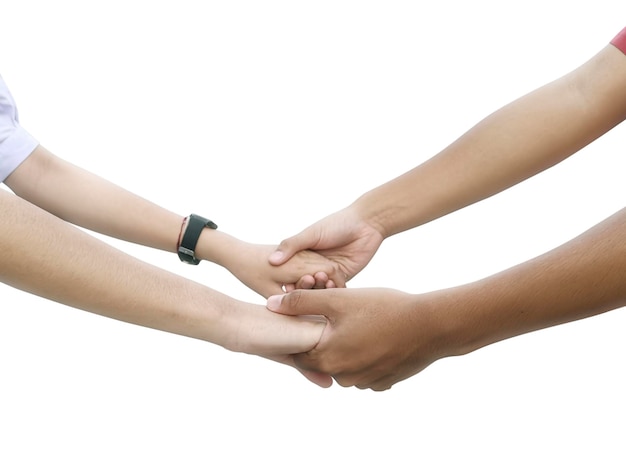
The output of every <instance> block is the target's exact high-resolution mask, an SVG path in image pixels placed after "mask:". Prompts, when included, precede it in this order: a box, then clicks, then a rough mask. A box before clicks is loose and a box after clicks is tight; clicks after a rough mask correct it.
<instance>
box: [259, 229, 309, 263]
mask: <svg viewBox="0 0 626 470" xmlns="http://www.w3.org/2000/svg"><path fill="white" fill-rule="evenodd" d="M315 243H316V237H315V235H314V234H313V231H312V230H303V231H302V232H300V233H299V234H298V235H294V236H293V237H290V238H286V239H285V240H283V241H282V242H280V245H278V246H277V247H276V250H274V251H273V252H272V253H271V254H270V257H269V262H270V264H273V265H274V266H279V265H281V264H283V263H285V262H286V261H287V260H289V259H290V258H291V257H292V256H293V255H295V254H296V253H297V252H298V251H302V250H306V249H309V248H313V247H314V245H315Z"/></svg>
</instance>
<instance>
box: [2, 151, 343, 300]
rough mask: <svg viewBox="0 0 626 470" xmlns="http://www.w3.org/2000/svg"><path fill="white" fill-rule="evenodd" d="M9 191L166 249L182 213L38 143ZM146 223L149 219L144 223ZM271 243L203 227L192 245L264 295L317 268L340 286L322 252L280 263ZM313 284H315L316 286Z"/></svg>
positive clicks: (172, 245) (88, 224)
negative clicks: (274, 257) (276, 262)
mask: <svg viewBox="0 0 626 470" xmlns="http://www.w3.org/2000/svg"><path fill="white" fill-rule="evenodd" d="M5 183H6V184H7V186H9V187H10V188H11V189H12V190H13V191H14V192H15V194H17V195H18V196H20V197H22V198H23V199H25V200H27V201H29V202H31V203H33V204H35V205H37V206H39V207H41V208H42V209H44V210H46V211H48V212H50V213H51V214H54V215H56V216H58V217H60V218H61V219H63V220H66V221H68V222H70V223H72V224H75V225H78V226H81V227H84V228H87V229H90V230H93V231H95V232H98V233H102V234H105V235H109V236H111V237H115V238H118V239H121V240H126V241H129V242H133V243H137V244H141V245H145V246H149V247H152V248H156V249H160V250H165V251H170V252H172V253H175V252H176V250H177V242H178V237H179V234H180V231H181V226H182V222H183V216H181V215H179V214H176V213H173V212H171V211H168V210H166V209H164V208H163V207H161V206H159V205H157V204H155V203H152V202H150V201H148V200H146V199H144V198H141V197H140V196H138V195H136V194H133V193H131V192H129V191H127V190H125V189H123V188H121V187H119V186H117V185H115V184H113V183H111V182H110V181H107V180H105V179H103V178H101V177H99V176H97V175H95V174H93V173H90V172H89V171H87V170H84V169H82V168H80V167H77V166H75V165H73V164H71V163H69V162H67V161H65V160H63V159H61V158H59V157H57V156H56V155H54V154H52V153H51V152H50V151H48V150H47V149H45V148H44V147H43V146H38V147H37V148H36V149H35V151H34V152H33V153H32V154H31V155H30V156H29V157H28V158H27V159H26V160H25V161H24V162H23V163H22V164H21V165H20V166H19V167H18V168H17V169H16V170H15V171H14V172H13V173H12V174H11V175H9V177H8V178H7V179H6V180H5ZM148 221H149V223H148ZM273 249H274V247H273V246H271V245H257V244H252V243H247V242H243V241H242V240H239V239H237V238H235V237H233V236H232V235H229V234H227V233H225V232H223V231H221V230H220V231H215V230H210V229H205V230H204V231H203V232H202V234H201V236H200V239H199V242H198V246H197V249H196V253H197V256H198V257H199V258H200V259H205V260H209V261H211V262H214V263H217V264H219V265H221V266H223V267H225V268H226V269H228V270H229V271H230V272H231V273H233V274H234V275H235V276H236V277H237V278H239V279H240V280H241V281H242V282H243V283H244V284H246V285H247V286H248V287H250V288H251V289H253V290H255V291H256V292H258V293H260V294H261V295H263V296H265V297H267V296H268V295H270V294H276V293H280V292H282V286H283V285H284V284H289V283H292V282H295V281H296V280H298V279H300V278H301V277H302V276H306V277H307V279H308V280H309V283H308V284H307V285H306V286H305V287H313V286H314V285H315V281H314V280H313V277H312V275H313V274H315V273H318V272H321V273H322V274H323V275H324V277H323V278H322V282H323V284H326V281H328V280H331V282H329V283H328V285H329V286H331V287H334V286H339V287H343V286H344V285H345V283H344V277H343V275H341V273H340V271H339V269H338V267H337V266H336V265H335V264H334V263H331V262H329V261H328V260H327V259H325V258H324V257H323V256H321V255H319V254H315V253H312V252H303V253H300V254H299V256H298V257H297V258H294V259H293V261H292V262H291V263H289V264H287V265H285V266H282V267H273V266H271V265H270V264H269V263H268V262H267V257H268V256H269V254H270V253H271V251H272V250H273ZM318 287H319V286H318Z"/></svg>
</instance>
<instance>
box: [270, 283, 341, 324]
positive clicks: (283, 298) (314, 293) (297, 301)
mask: <svg viewBox="0 0 626 470" xmlns="http://www.w3.org/2000/svg"><path fill="white" fill-rule="evenodd" d="M334 290H335V289H320V290H303V289H297V290H294V291H292V292H289V293H287V294H281V295H272V296H270V297H268V299H267V304H266V306H267V308H268V310H271V311H272V312H276V313H282V314H283V315H308V316H311V317H327V316H328V315H329V314H330V313H331V310H330V308H329V303H330V305H332V299H331V298H330V297H329V296H331V297H332V293H333V291H334ZM320 294H321V295H320Z"/></svg>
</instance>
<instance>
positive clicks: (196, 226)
mask: <svg viewBox="0 0 626 470" xmlns="http://www.w3.org/2000/svg"><path fill="white" fill-rule="evenodd" d="M205 227H208V228H211V229H214V230H215V229H216V228H217V225H216V224H215V222H213V221H212V220H209V219H205V218H204V217H200V216H199V215H196V214H191V215H190V216H189V217H188V218H187V227H186V228H185V233H184V235H183V237H182V240H181V241H180V245H179V246H178V257H179V258H180V260H181V261H182V262H183V263H187V264H194V265H196V264H198V263H200V260H199V259H198V258H196V245H197V244H198V238H200V234H201V233H202V230H204V228H205Z"/></svg>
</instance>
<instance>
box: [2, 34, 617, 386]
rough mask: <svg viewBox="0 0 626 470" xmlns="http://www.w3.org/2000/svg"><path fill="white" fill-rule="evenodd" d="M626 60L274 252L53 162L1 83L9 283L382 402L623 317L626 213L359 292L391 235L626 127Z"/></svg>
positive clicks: (495, 116)
mask: <svg viewBox="0 0 626 470" xmlns="http://www.w3.org/2000/svg"><path fill="white" fill-rule="evenodd" d="M625 52H626V29H625V30H624V31H622V32H621V33H620V34H618V36H616V38H615V39H614V40H613V41H612V42H611V44H607V45H606V46H605V47H604V48H603V49H601V50H600V51H599V52H598V53H597V55H596V56H595V57H593V58H592V59H591V60H588V61H587V62H585V63H583V64H582V65H581V66H580V67H578V68H576V69H574V70H573V71H571V72H570V73H568V74H566V75H564V76H563V77H561V78H559V79H558V80H556V81H553V82H551V83H549V84H547V85H545V86H542V87H540V88H538V89H536V90H534V91H533V92H531V93H528V94H526V95H524V96H522V97H521V98H519V99H517V100H515V101H513V102H511V103H509V104H508V105H506V106H504V107H502V108H500V109H499V110H497V111H495V112H494V113H492V114H491V115H490V116H488V117H486V118H485V119H483V120H482V121H480V122H478V123H477V124H476V125H475V126H474V127H472V128H471V129H469V130H468V131H467V132H466V133H465V134H463V135H462V136H461V137H459V138H458V139H457V140H456V141H454V142H453V143H452V144H450V145H449V146H448V147H446V148H444V149H443V150H442V151H441V152H439V153H438V154H436V155H435V156H433V157H432V158H430V159H428V160H426V161H424V162H423V163H421V164H420V165H418V166H416V167H415V168H413V169H411V170H410V171H408V172H406V173H404V174H402V175H400V176H398V177H396V178H395V179H392V180H391V181H388V182H387V183H385V184H382V185H381V186H379V187H376V188H374V189H372V190H370V191H368V192H366V193H364V194H363V195H361V196H360V197H359V198H357V199H356V200H355V201H354V202H353V203H352V204H351V205H349V206H348V207H346V208H344V209H342V210H340V211H338V212H336V213H333V214H331V215H329V216H328V217H326V218H323V219H321V220H320V221H318V222H316V223H314V224H313V225H311V226H309V227H308V228H306V229H305V230H303V231H302V232H300V233H299V234H297V235H295V236H293V237H291V238H287V239H285V240H284V241H282V242H281V243H280V244H279V245H277V246H268V245H254V244H249V243H246V242H243V241H241V240H238V239H237V238H235V237H232V236H230V235H228V234H226V233H225V232H223V231H221V230H215V228H216V227H215V226H214V225H210V226H208V227H200V229H198V228H197V227H196V226H194V228H193V230H191V229H190V226H189V225H188V224H187V222H188V220H187V219H183V220H184V222H183V224H182V226H181V216H180V215H178V214H175V213H172V212H170V211H168V210H166V209H164V208H162V207H160V206H158V205H156V204H154V203H152V202H149V201H147V200H145V199H143V198H141V197H139V196H137V195H135V194H132V193H130V192H129V191H126V190H124V189H122V188H120V187H118V186H116V185H114V184H112V183H110V182H108V181H106V180H104V179H102V178H100V177H98V176H96V175H94V174H92V173H89V172H87V171H86V170H83V169H81V168H78V167H76V166H74V165H71V164H70V163H68V162H66V161H64V160H62V159H61V158H59V157H57V156H55V155H54V154H52V153H51V152H49V151H48V150H46V149H45V148H44V147H43V146H41V145H39V143H38V142H37V141H36V140H35V139H34V138H33V137H32V136H31V135H30V134H28V133H27V132H26V131H25V130H24V129H23V128H22V127H21V126H20V124H19V121H18V119H17V108H16V106H15V102H14V100H13V97H12V96H11V94H10V93H9V90H8V88H7V87H6V85H5V83H4V81H3V80H2V79H1V78H0V181H1V182H4V183H5V184H6V185H7V186H8V187H9V188H10V189H11V192H9V191H0V220H1V221H2V229H1V230H0V253H2V256H0V281H2V282H4V283H6V284H9V285H11V286H13V287H16V288H18V289H21V290H23V291H26V292H29V293H32V294H36V295H39V296H42V297H45V298H48V299H51V300H54V301H56V302H60V303H63V304H65V305H69V306H72V307H75V308H79V309H82V310H84V311H88V312H93V313H96V314H99V315H104V316H107V317H111V318H115V319H118V320H121V321H125V322H128V323H134V324H138V325H143V326H146V327H150V328H156V329H159V330H163V331H169V332H172V333H175V334H180V335H184V336H189V337H193V338H198V339H201V340H204V341H208V342H211V343H214V344H218V345H221V346H223V347H225V348H227V349H229V350H232V351H238V352H245V353H249V354H256V355H259V356H263V357H267V358H269V359H273V360H276V361H280V362H282V363H285V364H288V365H291V366H294V367H296V368H297V369H298V370H299V371H300V372H301V373H302V374H303V375H304V376H305V377H307V378H308V379H309V380H311V381H312V382H314V383H316V384H318V385H320V386H322V387H328V386H330V385H331V384H332V383H333V380H334V381H336V382H338V383H339V384H340V385H342V386H355V387H358V388H370V389H373V390H386V389H389V388H390V387H391V386H393V385H394V384H395V383H397V382H399V381H402V380H404V379H407V378H409V377H411V376H413V375H415V374H417V373H418V372H420V371H421V370H423V369H424V368H426V367H428V366H429V365H430V364H432V363H433V362H435V361H437V360H438V359H441V358H444V357H448V356H455V355H462V354H467V353H469V352H472V351H475V350H476V349H479V348H481V347H483V346H486V345H488V344H492V343H494V342H497V341H501V340H504V339H507V338H511V337H513V336H516V335H520V334H525V333H529V332H531V331H535V330H539V329H542V328H546V327H552V326H555V325H558V324H562V323H566V322H570V321H573V320H578V319H582V318H585V317H589V316H592V315H596V314H600V313H603V312H607V311H609V310H613V309H617V308H620V307H623V306H624V305H626V208H624V209H621V210H619V211H618V212H616V213H615V214H613V215H612V216H610V217H608V218H607V219H605V220H603V221H600V222H599V223H598V224H597V225H596V226H594V227H592V228H590V229H589V230H587V231H586V232H584V233H582V234H580V235H579V236H578V237H576V238H574V239H572V240H571V241H569V242H566V243H564V244H563V245H561V246H559V247H557V248H555V249H553V250H551V251H548V252H546V253H544V254H542V255H540V256H538V257H536V258H533V259H529V260H528V261H525V262H523V263H521V264H518V265H516V266H513V267H511V268H509V269H507V270H504V271H501V272H498V273H494V274H492V275H490V276H487V277H485V278H482V279H478V280H475V281H473V282H470V283H467V284H464V285H458V286H452V287H449V288H447V289H441V290H438V291H434V292H428V293H420V294H409V293H405V292H400V291H397V290H394V289H387V288H350V287H347V283H348V281H350V280H351V279H353V278H354V277H355V276H356V275H357V274H358V273H359V272H360V271H361V270H363V269H364V268H365V267H366V266H367V264H368V263H369V262H370V260H371V259H372V258H373V256H374V255H375V254H376V251H377V250H378V248H379V247H380V246H381V244H382V242H383V241H384V240H385V239H387V238H389V237H391V236H393V235H395V234H397V233H400V232H404V231H407V230H410V229H413V228H415V227H419V226H421V225H424V224H426V223H428V222H430V221H432V220H435V219H438V218H440V217H444V216H445V215H447V214H450V213H452V212H455V211H457V210H460V209H462V208H464V207H466V206H469V205H471V204H474V203H477V202H479V201H481V200H484V199H486V198H489V197H492V196H494V195H495V194H497V193H499V192H500V191H503V190H504V189H506V188H509V187H511V186H513V185H516V184H518V183H520V182H522V181H524V180H526V179H528V178H530V177H532V176H534V175H535V174H537V173H540V172H541V171H543V170H545V169H546V168H549V167H551V166H553V165H555V164H557V163H558V162H560V161H562V160H564V159H565V158H567V157H569V156H570V155H572V154H574V153H576V152H577V151H578V150H580V149H582V148H583V147H585V146H586V145H587V144H589V143H590V142H592V141H594V140H595V139H597V138H599V137H600V136H602V135H603V134H605V133H606V132H608V131H609V130H610V129H612V128H613V127H615V126H616V125H618V124H619V123H621V122H622V121H623V120H624V119H626V87H624V83H626V66H625V64H626V58H625V56H624V54H625ZM589 103H593V109H592V110H590V108H589ZM87 150H89V149H87ZM77 227H83V228H86V229H88V230H90V231H94V232H98V233H101V234H104V235H107V236H110V237H115V238H118V239H121V240H126V241H130V242H133V243H137V244H141V245H144V246H148V247H151V248H155V249H159V250H165V251H169V252H178V253H179V256H181V259H183V260H186V261H191V262H192V264H197V262H199V260H203V259H204V260H208V261H211V262H213V263H216V264H219V265H221V266H223V267H224V268H226V269H227V270H228V271H229V272H231V273H232V274H233V275H234V276H236V277H237V278H238V279H239V280H240V281H241V282H242V283H244V284H245V285H246V286H248V287H250V288H251V289H253V290H254V291H256V292H258V293H259V294H261V295H262V296H263V297H265V298H266V299H267V303H266V305H254V304H250V303H246V302H241V301H237V300H235V299H232V298H230V297H229V296H227V295H224V294H222V293H220V292H217V291H215V290H213V289H211V288H209V287H208V286H205V285H202V284H200V283H196V282H192V281H190V280H188V279H185V278H183V277H181V276H177V275H175V274H173V273H171V272H169V271H167V270H164V269H160V268H158V267H156V266H153V265H151V264H149V263H146V262H143V261H141V260H139V259H136V258H134V257H132V256H129V255H128V254H126V253H123V252H121V251H119V250H117V249H115V248H113V247H111V246H110V245H108V244H107V243H105V242H103V241H101V240H99V239H96V238H94V237H93V236H91V235H89V234H88V233H86V232H85V231H82V230H79V229H77ZM459 236H460V237H462V236H463V235H462V234H459ZM190 239H191V242H192V243H191V245H189V241H190ZM181 246H182V248H183V250H182V252H181Z"/></svg>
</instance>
